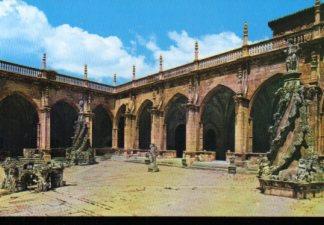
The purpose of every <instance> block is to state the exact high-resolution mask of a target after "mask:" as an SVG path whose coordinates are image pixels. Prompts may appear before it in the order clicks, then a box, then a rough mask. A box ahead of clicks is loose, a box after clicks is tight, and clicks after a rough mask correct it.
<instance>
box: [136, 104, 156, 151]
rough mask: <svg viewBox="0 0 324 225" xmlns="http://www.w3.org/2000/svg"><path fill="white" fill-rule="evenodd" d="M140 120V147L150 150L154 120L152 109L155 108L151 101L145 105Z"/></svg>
mask: <svg viewBox="0 0 324 225" xmlns="http://www.w3.org/2000/svg"><path fill="white" fill-rule="evenodd" d="M144 104H145V106H144V107H143V108H142V110H141V113H140V115H139V120H138V147H139V148H140V149H149V148H150V144H151V129H152V118H151V112H150V109H151V108H152V106H153V103H152V102H151V101H148V102H147V103H144Z"/></svg>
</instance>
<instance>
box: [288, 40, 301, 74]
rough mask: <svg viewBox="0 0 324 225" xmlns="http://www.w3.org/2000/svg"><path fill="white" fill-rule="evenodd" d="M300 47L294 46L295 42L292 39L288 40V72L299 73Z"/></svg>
mask: <svg viewBox="0 0 324 225" xmlns="http://www.w3.org/2000/svg"><path fill="white" fill-rule="evenodd" d="M299 50H300V48H299V45H298V44H294V40H293V39H292V38H290V39H288V49H287V50H285V52H286V53H287V58H286V67H287V72H289V73H291V72H297V71H298V55H297V54H298V53H299Z"/></svg>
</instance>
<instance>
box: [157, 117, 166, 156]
mask: <svg viewBox="0 0 324 225" xmlns="http://www.w3.org/2000/svg"><path fill="white" fill-rule="evenodd" d="M164 119H165V118H164V114H161V115H160V126H159V127H160V129H159V144H160V149H161V150H166V139H167V133H166V132H167V131H166V124H165V123H164Z"/></svg>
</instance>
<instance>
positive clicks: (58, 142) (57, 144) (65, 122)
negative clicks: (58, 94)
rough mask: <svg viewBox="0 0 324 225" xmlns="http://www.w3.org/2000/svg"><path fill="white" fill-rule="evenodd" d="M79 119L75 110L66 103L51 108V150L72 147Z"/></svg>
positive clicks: (59, 103)
mask: <svg viewBox="0 0 324 225" xmlns="http://www.w3.org/2000/svg"><path fill="white" fill-rule="evenodd" d="M77 118H78V112H77V110H76V109H75V108H73V107H72V106H71V105H69V104H68V103H66V102H64V101H59V102H57V103H55V104H54V105H53V106H52V108H51V148H67V147H70V146H71V145H72V137H73V135H74V123H75V121H76V120H77Z"/></svg>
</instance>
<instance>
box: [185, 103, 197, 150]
mask: <svg viewBox="0 0 324 225" xmlns="http://www.w3.org/2000/svg"><path fill="white" fill-rule="evenodd" d="M198 111H199V107H198V106H196V105H193V104H188V105H187V115H188V116H187V124H186V152H195V151H198V148H199V146H198V142H199V129H198V128H199V119H198V118H199V115H198Z"/></svg>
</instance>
